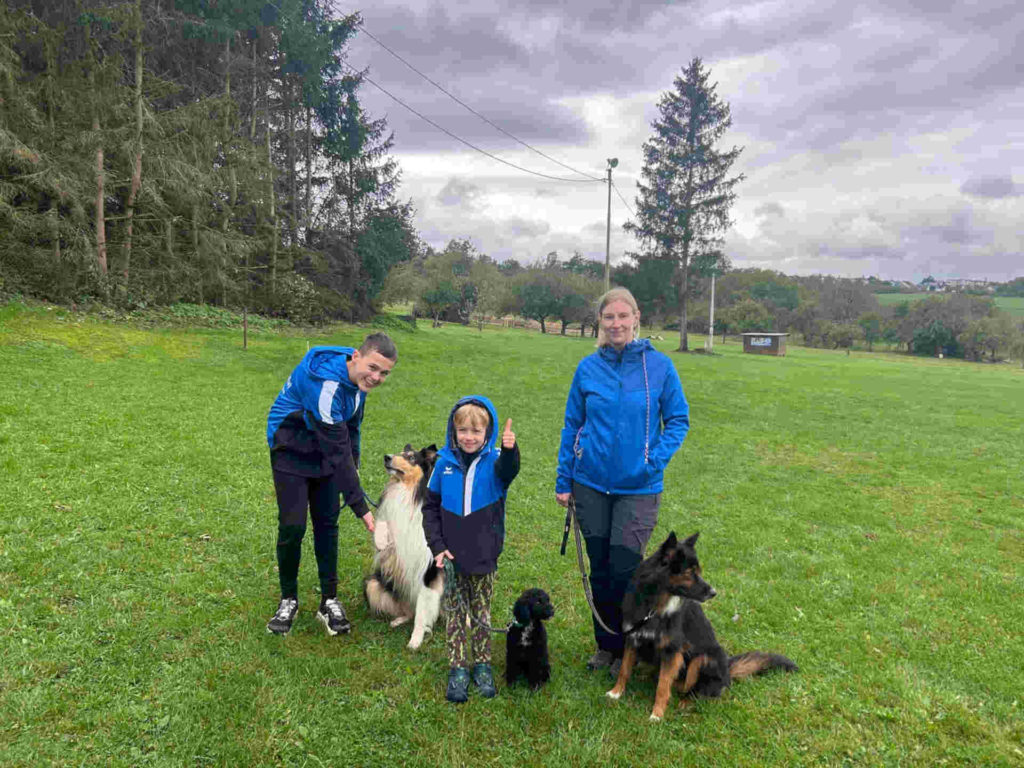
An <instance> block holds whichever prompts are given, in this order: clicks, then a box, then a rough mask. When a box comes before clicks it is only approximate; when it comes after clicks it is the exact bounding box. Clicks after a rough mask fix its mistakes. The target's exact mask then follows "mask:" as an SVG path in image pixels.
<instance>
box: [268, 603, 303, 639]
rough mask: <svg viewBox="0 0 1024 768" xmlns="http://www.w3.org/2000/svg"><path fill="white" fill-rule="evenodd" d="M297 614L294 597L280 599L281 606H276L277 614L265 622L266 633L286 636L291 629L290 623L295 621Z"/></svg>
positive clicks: (296, 604) (297, 605)
mask: <svg viewBox="0 0 1024 768" xmlns="http://www.w3.org/2000/svg"><path fill="white" fill-rule="evenodd" d="M298 612H299V601H298V600H296V599H295V598H294V597H285V598H282V600H281V604H280V605H278V606H277V613H275V614H274V615H273V616H272V617H271V618H270V621H268V622H267V632H270V633H271V634H274V635H287V634H288V633H289V632H290V631H291V629H292V622H293V621H295V614H296V613H298Z"/></svg>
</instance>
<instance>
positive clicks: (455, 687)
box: [444, 667, 469, 704]
mask: <svg viewBox="0 0 1024 768" xmlns="http://www.w3.org/2000/svg"><path fill="white" fill-rule="evenodd" d="M444 697H445V698H446V699H448V701H451V702H454V703H455V704H462V703H463V702H466V701H468V700H469V670H467V669H466V668H465V667H452V668H451V669H450V670H448V690H447V691H445V694H444Z"/></svg>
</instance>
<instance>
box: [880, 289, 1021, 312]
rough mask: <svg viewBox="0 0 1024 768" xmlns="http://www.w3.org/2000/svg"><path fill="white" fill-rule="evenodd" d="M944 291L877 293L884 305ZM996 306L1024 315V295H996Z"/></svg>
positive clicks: (915, 299)
mask: <svg viewBox="0 0 1024 768" xmlns="http://www.w3.org/2000/svg"><path fill="white" fill-rule="evenodd" d="M945 295H947V294H942V293H876V294H875V297H876V298H877V299H878V303H879V304H881V305H882V306H883V307H890V306H893V305H895V304H902V303H904V302H908V301H920V300H921V299H924V298H926V297H928V296H945ZM993 298H994V299H995V302H996V306H997V307H999V309H1001V310H1003V311H1004V312H1006V313H1008V314H1010V315H1013V316H1014V317H1024V297H1020V296H994V297H993Z"/></svg>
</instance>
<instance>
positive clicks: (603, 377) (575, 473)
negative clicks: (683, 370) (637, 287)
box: [555, 339, 690, 494]
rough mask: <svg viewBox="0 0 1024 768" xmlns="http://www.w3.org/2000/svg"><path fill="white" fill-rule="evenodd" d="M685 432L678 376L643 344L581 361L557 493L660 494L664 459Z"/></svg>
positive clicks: (686, 422)
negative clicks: (576, 489)
mask: <svg viewBox="0 0 1024 768" xmlns="http://www.w3.org/2000/svg"><path fill="white" fill-rule="evenodd" d="M689 428H690V409H689V406H688V405H687V403H686V396H685V395H684V394H683V388H682V385H681V384H680V383H679V374H678V373H677V372H676V368H675V365H673V364H672V361H671V360H670V359H669V358H668V356H666V355H664V354H662V353H661V352H658V351H657V350H656V349H654V347H653V346H652V345H651V342H650V341H649V340H648V339H636V340H634V341H632V342H630V343H629V344H627V345H626V347H625V348H624V349H623V350H622V351H621V352H617V351H615V349H614V347H610V346H607V347H601V348H600V349H599V350H598V351H597V352H594V353H593V354H591V355H587V356H586V357H585V358H583V359H582V360H581V361H580V363H579V365H578V366H577V368H576V374H575V375H574V376H573V379H572V386H571V387H570V388H569V397H568V400H567V402H566V404H565V426H564V428H563V429H562V440H561V445H560V446H559V450H558V475H557V479H556V481H555V493H569V492H571V491H572V483H573V481H574V480H575V481H576V482H578V483H581V484H583V485H586V486H588V487H590V488H593V489H595V490H597V491H601V492H602V493H613V494H652V493H661V491H662V487H663V484H662V475H663V472H664V469H665V466H666V465H667V464H668V462H669V459H671V458H672V456H673V454H675V452H676V451H677V450H678V449H679V446H680V445H682V442H683V439H684V438H685V437H686V433H687V431H688V430H689Z"/></svg>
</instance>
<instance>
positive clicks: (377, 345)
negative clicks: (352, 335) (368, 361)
mask: <svg viewBox="0 0 1024 768" xmlns="http://www.w3.org/2000/svg"><path fill="white" fill-rule="evenodd" d="M371 352H376V353H378V354H380V355H382V356H384V357H386V358H387V359H388V360H390V361H392V362H394V363H397V362H398V347H396V346H395V342H393V341H392V340H391V337H390V336H388V335H387V334H386V333H383V332H381V331H378V332H377V333H371V334H370V335H369V336H367V337H366V338H365V339H363V343H362V344H361V345H360V347H359V354H360V355H368V354H370V353H371Z"/></svg>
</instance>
